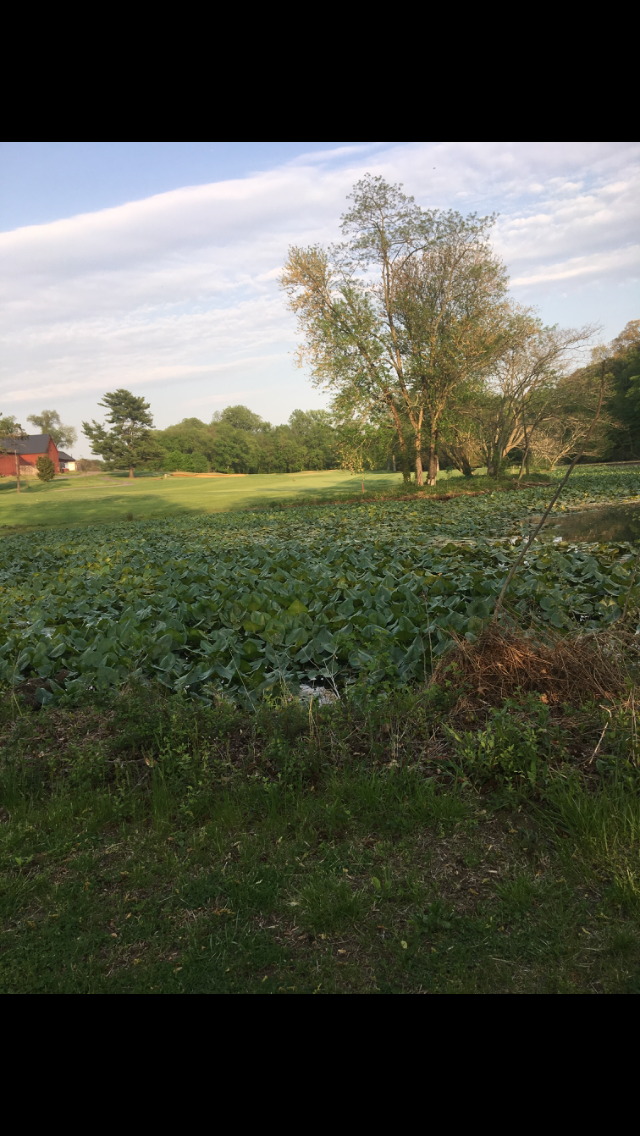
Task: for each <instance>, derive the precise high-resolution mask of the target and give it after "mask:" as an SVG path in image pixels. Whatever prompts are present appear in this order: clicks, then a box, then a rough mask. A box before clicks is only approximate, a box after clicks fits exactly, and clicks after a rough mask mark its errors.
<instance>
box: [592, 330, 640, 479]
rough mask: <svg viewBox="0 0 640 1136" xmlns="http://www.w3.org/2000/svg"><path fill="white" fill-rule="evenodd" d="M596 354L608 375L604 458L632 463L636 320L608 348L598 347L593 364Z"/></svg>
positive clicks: (639, 438)
mask: <svg viewBox="0 0 640 1136" xmlns="http://www.w3.org/2000/svg"><path fill="white" fill-rule="evenodd" d="M598 355H600V356H603V357H606V367H607V371H608V372H609V373H610V374H611V375H612V387H613V389H612V393H611V397H610V399H609V401H608V403H607V411H608V413H609V416H610V420H611V425H610V427H609V431H608V438H609V447H608V456H610V457H611V458H613V459H615V460H617V461H633V460H635V459H637V458H639V457H640V320H630V321H629V323H628V324H627V325H626V327H625V328H624V329H623V331H621V332H620V335H618V336H617V337H616V339H614V340H613V342H612V344H611V346H610V347H609V348H598V349H597V351H596V352H594V358H593V360H592V362H593V363H597V362H598V357H596V356H598Z"/></svg>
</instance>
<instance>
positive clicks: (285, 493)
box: [0, 470, 402, 528]
mask: <svg viewBox="0 0 640 1136" xmlns="http://www.w3.org/2000/svg"><path fill="white" fill-rule="evenodd" d="M401 483H402V477H401V475H400V474H391V473H368V474H366V475H365V486H367V487H368V488H369V490H374V491H375V492H377V493H379V492H388V491H391V490H393V489H394V488H396V487H398V486H400V485H401ZM361 484H362V478H361V477H358V476H356V477H354V476H353V475H352V474H350V473H349V472H345V471H343V470H331V471H328V472H325V473H292V474H265V475H255V476H253V475H252V476H249V477H230V478H228V479H227V478H222V477H220V478H178V477H175V478H167V479H164V478H151V477H145V478H137V479H135V480H134V481H132V482H130V481H128V480H127V479H125V478H112V477H105V476H98V477H87V478H84V477H83V478H79V477H78V478H69V479H68V480H67V479H58V478H56V479H55V480H54V481H52V482H50V483H49V484H47V485H43V484H42V483H40V482H38V481H33V482H29V484H28V486H27V488H26V489H25V490H24V491H23V492H21V493H20V495H19V496H18V494H17V493H16V491H15V482H10V481H8V480H7V481H6V482H0V525H3V526H8V527H11V528H20V527H22V526H28V527H30V528H35V527H37V528H41V527H42V528H44V527H49V526H56V527H57V526H59V525H72V524H96V522H98V523H99V522H101V521H105V522H107V521H121V520H124V517H125V515H126V513H127V512H132V513H133V515H134V517H135V519H136V520H143V519H145V518H153V517H173V516H176V515H179V514H182V515H184V514H185V513H190V512H191V513H203V512H219V511H222V510H225V509H236V508H243V507H246V506H250V505H260V504H271V503H273V502H280V501H287V500H294V499H298V500H302V501H304V500H308V499H312V500H318V499H322V498H333V497H335V496H340V495H342V494H345V495H347V494H353V493H358V492H359V491H360V489H361Z"/></svg>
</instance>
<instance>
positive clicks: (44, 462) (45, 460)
mask: <svg viewBox="0 0 640 1136" xmlns="http://www.w3.org/2000/svg"><path fill="white" fill-rule="evenodd" d="M36 469H37V471H38V477H39V478H40V481H53V479H54V477H55V475H56V467H55V466H54V464H53V462H52V461H51V458H49V457H41V458H38V460H37V462H36Z"/></svg>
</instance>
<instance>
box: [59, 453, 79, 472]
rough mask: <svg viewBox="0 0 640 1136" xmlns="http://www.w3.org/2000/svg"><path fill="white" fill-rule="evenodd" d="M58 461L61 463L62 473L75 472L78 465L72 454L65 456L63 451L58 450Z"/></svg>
mask: <svg viewBox="0 0 640 1136" xmlns="http://www.w3.org/2000/svg"><path fill="white" fill-rule="evenodd" d="M58 460H59V462H60V473H74V472H75V468H76V463H75V461H74V459H73V458H72V457H71V454H65V453H64V452H63V451H62V450H58Z"/></svg>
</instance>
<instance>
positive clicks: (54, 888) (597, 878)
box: [0, 692, 640, 993]
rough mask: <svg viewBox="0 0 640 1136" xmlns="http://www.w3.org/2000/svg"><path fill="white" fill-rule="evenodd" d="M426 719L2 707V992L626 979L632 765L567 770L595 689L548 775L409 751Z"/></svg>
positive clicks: (636, 898)
mask: <svg viewBox="0 0 640 1136" xmlns="http://www.w3.org/2000/svg"><path fill="white" fill-rule="evenodd" d="M443 710H444V711H445V712H446V706H444V707H443ZM438 721H439V712H438V709H437V707H436V708H434V707H432V708H431V709H429V707H426V708H425V704H424V699H422V700H421V699H420V698H416V696H414V695H407V694H406V693H405V694H404V695H399V696H398V699H397V700H396V702H395V704H393V705H387V706H385V707H383V708H381V707H379V706H378V707H376V706H375V705H374V704H370V705H366V704H363V705H361V706H360V707H354V706H351V707H341V708H340V709H339V711H338V712H337V713H336V712H335V710H325V711H316V712H315V713H314V714H313V716H310V715H309V714H308V713H307V712H305V711H304V710H303V709H300V708H298V707H296V706H293V707H292V706H284V707H282V708H280V709H278V708H277V707H273V708H272V709H271V710H270V711H269V712H267V713H262V714H261V715H258V716H257V717H255V716H254V718H253V719H247V718H246V717H243V716H242V715H241V714H240V713H238V712H236V711H233V710H232V709H230V708H229V707H224V706H221V707H219V708H218V709H217V710H214V711H208V712H198V711H195V710H194V708H193V706H190V705H189V704H186V703H184V702H182V701H180V700H179V699H176V698H175V697H174V698H171V699H165V700H162V699H161V700H160V701H158V700H155V701H154V699H153V698H150V697H149V693H148V692H146V693H143V694H142V696H141V697H136V696H135V694H132V695H129V696H126V697H124V698H123V697H122V696H121V697H120V699H119V700H116V702H114V703H112V704H110V705H104V706H103V707H101V708H97V707H95V706H94V707H87V708H85V709H84V710H76V711H75V712H74V713H70V712H66V711H65V712H61V711H57V712H51V713H49V712H47V711H42V712H41V713H40V714H39V715H33V714H32V715H27V716H25V717H23V718H21V719H19V720H18V721H17V723H16V725H15V726H14V727H13V728H12V729H11V730H10V731H8V726H9V723H8V722H5V744H6V749H5V760H4V763H3V767H2V778H1V785H2V793H3V800H4V807H3V808H1V809H0V821H3V822H4V823H0V851H1V857H2V894H1V898H0V912H1V918H2V926H3V932H4V933H3V936H2V946H1V948H0V990H2V991H4V992H14V993H17V992H26V991H29V992H43V993H45V992H46V993H71V992H82V993H108V992H121V993H135V992H139V993H149V992H161V993H179V992H186V993H227V992H228V993H289V992H292V993H316V992H320V993H377V992H383V993H489V992H492V993H496V992H513V993H538V992H545V993H571V992H584V993H591V992H595V993H640V985H639V981H638V974H639V970H640V966H639V964H640V935H639V931H640V919H639V916H640V886H639V879H638V870H637V869H638V864H637V845H638V837H639V834H640V803H639V798H638V793H637V783H636V784H635V787H634V786H629V787H627V786H625V784H624V781H623V779H620V778H618V779H616V777H615V776H614V777H609V778H604V779H603V780H602V781H600V777H599V776H598V775H597V774H595V773H594V774H593V775H592V776H591V780H592V782H593V781H594V780H595V784H592V785H591V786H589V785H588V784H586V783H584V782H583V783H581V779H580V778H579V777H578V776H577V774H576V771H575V770H576V761H575V754H580V753H582V752H583V751H584V753H585V754H587V753H588V752H590V751H591V749H592V748H593V746H594V744H595V739H596V738H597V735H598V733H599V731H600V719H599V717H598V711H597V708H596V709H595V710H594V711H592V712H591V715H590V716H589V715H586V716H585V717H584V718H583V719H582V721H581V723H580V725H579V728H578V730H577V732H576V729H575V728H573V727H572V726H571V723H570V722H568V721H567V722H565V724H564V726H563V727H562V729H563V730H564V736H565V740H566V741H568V742H569V743H570V744H571V745H573V747H574V758H573V760H571V759H570V760H569V762H568V763H567V762H560V763H559V765H558V769H557V776H556V777H555V778H554V779H552V781H551V782H550V783H549V784H548V785H547V788H546V789H545V790H544V792H543V793H532V792H531V791H529V790H527V788H526V787H525V786H522V785H521V787H520V788H519V789H518V788H517V787H515V788H514V786H512V787H511V788H509V787H508V786H506V785H503V786H502V787H500V786H496V785H495V783H494V785H493V787H492V788H491V787H490V786H488V785H485V786H484V788H483V787H482V786H478V785H476V786H473V785H471V784H470V783H469V782H468V781H467V782H464V778H462V779H458V778H456V777H455V776H452V775H451V774H446V775H441V776H438V773H437V762H436V761H434V759H433V757H431V758H429V754H428V752H427V754H426V762H427V765H428V764H429V761H431V768H430V770H428V769H427V768H425V765H424V762H422V761H421V759H420V758H419V757H418V759H417V762H416V761H414V760H413V759H411V760H407V759H408V758H409V755H410V754H411V752H412V751H413V755H414V756H415V755H416V754H419V753H420V751H421V750H422V751H424V747H425V742H426V740H427V738H428V737H430V736H431V733H432V731H434V730H435V731H436V732H437V730H438ZM574 727H575V723H574ZM572 731H573V732H572ZM559 736H563V735H562V734H561V735H559ZM432 741H433V739H432ZM584 743H586V745H585V744H584ZM616 744H617V743H614V748H615V745H616ZM581 745H582V749H581ZM429 746H431V742H430V743H429ZM619 750H620V747H619V745H618V752H619ZM610 752H612V751H610ZM435 753H436V755H437V746H436V747H435ZM578 765H579V762H578ZM572 766H573V772H572ZM584 768H585V766H584V765H583V769H584ZM426 773H430V775H429V776H425V774H426ZM460 780H462V781H463V782H464V783H462V784H461V783H460Z"/></svg>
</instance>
